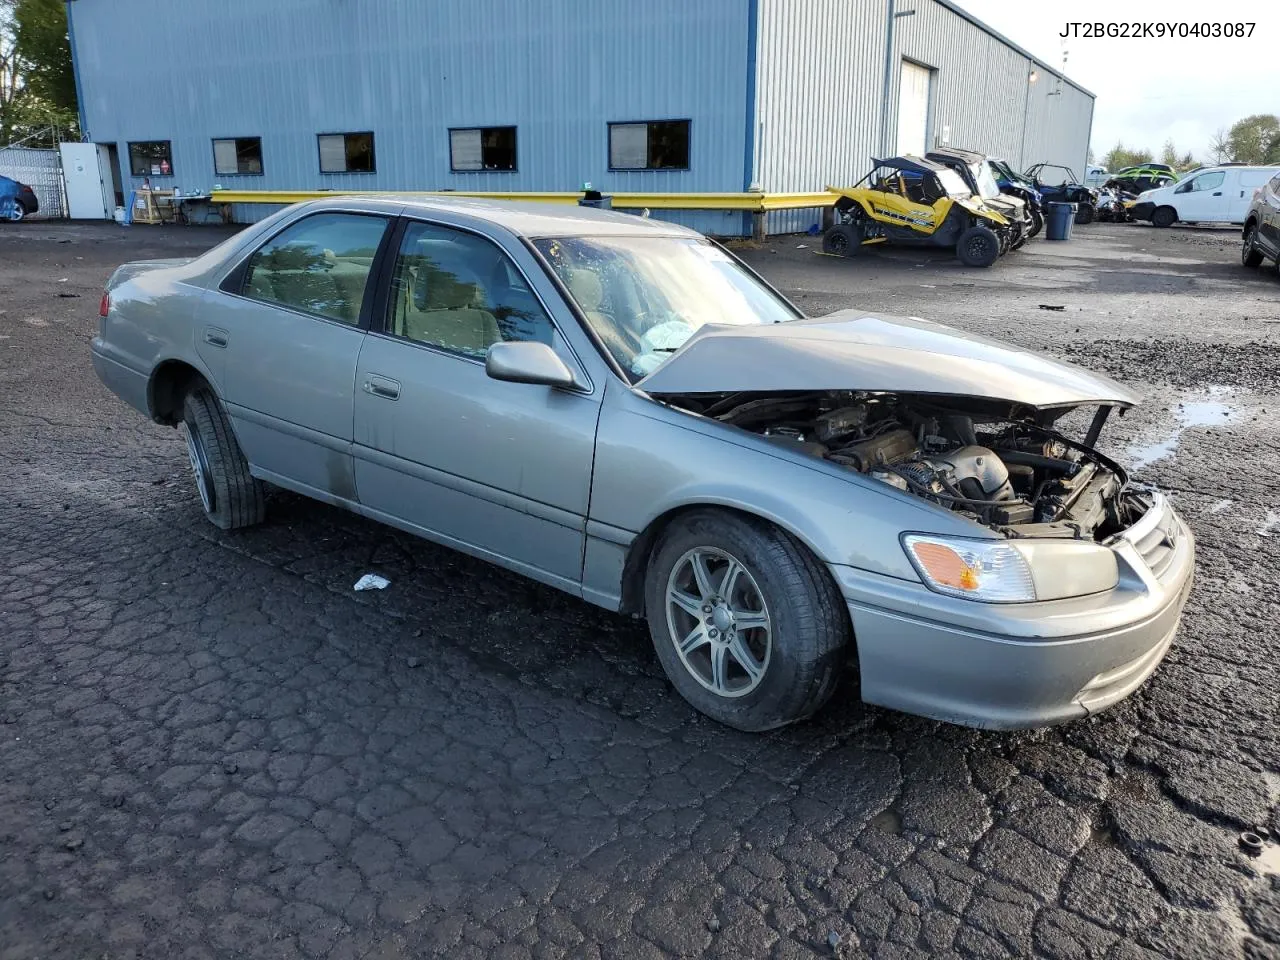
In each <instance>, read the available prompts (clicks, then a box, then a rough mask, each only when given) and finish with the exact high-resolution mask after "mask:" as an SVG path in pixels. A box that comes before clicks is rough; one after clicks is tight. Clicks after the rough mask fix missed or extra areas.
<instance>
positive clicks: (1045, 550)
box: [902, 533, 1119, 603]
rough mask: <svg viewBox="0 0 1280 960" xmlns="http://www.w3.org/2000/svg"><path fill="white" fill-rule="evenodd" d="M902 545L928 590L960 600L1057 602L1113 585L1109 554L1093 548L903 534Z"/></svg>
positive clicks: (1061, 543) (1116, 570)
mask: <svg viewBox="0 0 1280 960" xmlns="http://www.w3.org/2000/svg"><path fill="white" fill-rule="evenodd" d="M902 545H903V547H904V548H905V549H906V551H907V556H908V557H909V558H910V559H911V563H912V565H913V566H914V567H915V568H916V572H917V573H919V574H920V579H922V580H923V581H924V583H925V585H926V586H927V587H929V589H931V590H933V591H935V592H936V593H941V594H945V595H947V596H949V597H962V598H964V599H966V600H978V601H982V602H985V603H1030V602H1032V601H1035V600H1061V599H1063V598H1066V597H1079V596H1084V595H1086V594H1090V593H1098V592H1100V591H1103V590H1110V589H1112V588H1113V587H1115V586H1116V584H1117V583H1119V568H1118V566H1117V565H1116V557H1115V554H1114V553H1113V552H1112V551H1111V550H1109V549H1108V548H1107V547H1103V546H1099V545H1098V544H1096V543H1082V542H1079V541H1075V540H1024V541H1017V542H1010V541H1007V540H969V539H965V538H963V537H938V536H932V535H927V534H915V533H909V534H906V535H904V536H903V538H902Z"/></svg>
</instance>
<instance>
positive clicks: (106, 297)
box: [98, 290, 111, 317]
mask: <svg viewBox="0 0 1280 960" xmlns="http://www.w3.org/2000/svg"><path fill="white" fill-rule="evenodd" d="M110 312H111V294H110V293H108V292H107V291H106V290H103V291H102V300H101V301H100V302H99V303H98V316H100V317H105V316H106V315H107V314H108V313H110Z"/></svg>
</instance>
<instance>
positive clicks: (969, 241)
mask: <svg viewBox="0 0 1280 960" xmlns="http://www.w3.org/2000/svg"><path fill="white" fill-rule="evenodd" d="M956 256H957V257H959V258H960V262H961V263H963V264H964V265H965V266H966V267H989V266H991V265H992V264H993V263H995V262H996V259H997V258H998V257H999V256H1000V238H999V237H997V236H996V234H995V231H993V230H991V229H989V228H987V227H984V226H982V225H981V224H976V225H974V226H972V227H970V228H969V229H968V230H966V231H965V232H964V233H962V234H960V239H959V240H957V241H956Z"/></svg>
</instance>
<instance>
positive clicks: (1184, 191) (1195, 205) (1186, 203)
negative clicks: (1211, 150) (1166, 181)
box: [1173, 170, 1227, 223]
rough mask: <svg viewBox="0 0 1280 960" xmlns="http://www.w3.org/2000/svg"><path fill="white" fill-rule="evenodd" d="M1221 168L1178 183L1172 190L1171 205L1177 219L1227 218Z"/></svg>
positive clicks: (1208, 219) (1202, 220)
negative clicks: (1176, 214) (1175, 211)
mask: <svg viewBox="0 0 1280 960" xmlns="http://www.w3.org/2000/svg"><path fill="white" fill-rule="evenodd" d="M1225 179H1226V174H1225V173H1224V172H1223V171H1221V170H1210V171H1209V172H1208V173H1201V174H1199V175H1197V176H1195V177H1192V178H1191V179H1190V180H1188V181H1187V182H1186V183H1180V184H1178V186H1176V187H1175V188H1174V191H1173V207H1174V209H1175V210H1177V211H1178V219H1179V220H1183V221H1185V222H1187V223H1195V222H1197V221H1201V222H1206V223H1209V222H1221V221H1223V220H1226V219H1227V199H1226V197H1225V196H1224V195H1223V180H1225Z"/></svg>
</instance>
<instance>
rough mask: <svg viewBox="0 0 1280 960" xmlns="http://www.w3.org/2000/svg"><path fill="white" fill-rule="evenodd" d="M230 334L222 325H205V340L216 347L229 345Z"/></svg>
mask: <svg viewBox="0 0 1280 960" xmlns="http://www.w3.org/2000/svg"><path fill="white" fill-rule="evenodd" d="M228 336H230V334H228V333H227V331H225V330H223V329H222V328H221V327H205V328H204V342H205V343H208V344H212V345H213V346H215V347H225V346H226V345H227V337H228Z"/></svg>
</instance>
